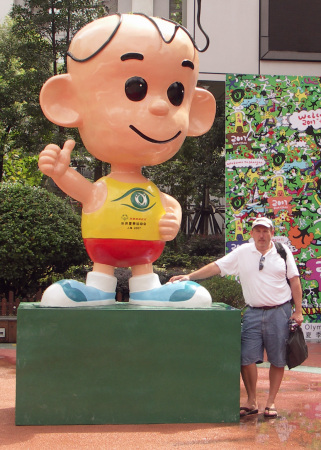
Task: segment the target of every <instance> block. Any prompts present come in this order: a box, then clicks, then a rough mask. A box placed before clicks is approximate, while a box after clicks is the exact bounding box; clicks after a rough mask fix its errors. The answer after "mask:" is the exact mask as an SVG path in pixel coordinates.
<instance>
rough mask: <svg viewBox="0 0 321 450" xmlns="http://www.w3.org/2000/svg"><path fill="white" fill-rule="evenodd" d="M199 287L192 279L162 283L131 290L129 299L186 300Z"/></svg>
mask: <svg viewBox="0 0 321 450" xmlns="http://www.w3.org/2000/svg"><path fill="white" fill-rule="evenodd" d="M199 287H200V285H199V284H197V283H194V282H193V281H182V282H180V283H170V284H164V285H163V286H160V287H159V288H155V289H150V290H148V291H139V292H131V293H130V299H131V300H140V301H158V302H173V303H175V302H186V301H188V300H190V299H191V298H192V297H193V295H194V294H195V292H196V291H197V289H198V288H199Z"/></svg>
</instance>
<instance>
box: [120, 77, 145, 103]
mask: <svg viewBox="0 0 321 450" xmlns="http://www.w3.org/2000/svg"><path fill="white" fill-rule="evenodd" d="M125 93H126V95H127V97H128V98H129V100H131V101H133V102H139V101H140V100H143V98H145V96H146V93H147V83H146V81H145V80H144V78H141V77H131V78H129V79H128V80H127V81H126V83H125Z"/></svg>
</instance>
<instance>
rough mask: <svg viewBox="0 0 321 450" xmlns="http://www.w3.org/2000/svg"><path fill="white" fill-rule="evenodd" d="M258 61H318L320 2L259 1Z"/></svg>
mask: <svg viewBox="0 0 321 450" xmlns="http://www.w3.org/2000/svg"><path fill="white" fill-rule="evenodd" d="M260 7H261V10H260V17H261V23H260V28H261V31H260V58H261V59H265V60H266V59H271V60H288V61H290V60H291V61H321V26H320V17H321V1H320V0H308V1H307V0H261V3H260Z"/></svg>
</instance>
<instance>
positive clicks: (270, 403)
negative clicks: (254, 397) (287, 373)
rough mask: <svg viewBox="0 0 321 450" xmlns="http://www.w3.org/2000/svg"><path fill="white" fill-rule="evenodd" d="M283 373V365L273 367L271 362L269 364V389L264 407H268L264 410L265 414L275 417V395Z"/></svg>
mask: <svg viewBox="0 0 321 450" xmlns="http://www.w3.org/2000/svg"><path fill="white" fill-rule="evenodd" d="M283 375H284V367H275V366H273V364H271V366H270V371H269V380H270V390H269V396H268V399H267V402H266V408H269V409H268V410H267V409H266V410H265V416H270V417H276V415H277V412H276V409H275V405H274V402H275V397H276V395H277V393H278V392H279V389H280V386H281V383H282V379H283Z"/></svg>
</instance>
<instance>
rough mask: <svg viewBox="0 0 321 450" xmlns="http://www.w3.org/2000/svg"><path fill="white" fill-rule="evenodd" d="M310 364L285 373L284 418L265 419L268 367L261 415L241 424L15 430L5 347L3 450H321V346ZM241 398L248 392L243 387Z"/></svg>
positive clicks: (12, 372)
mask: <svg viewBox="0 0 321 450" xmlns="http://www.w3.org/2000/svg"><path fill="white" fill-rule="evenodd" d="M308 347H309V358H308V359H307V360H306V361H305V363H304V364H305V365H304V366H301V367H299V368H298V369H297V370H291V371H288V370H287V371H286V372H285V377H284V381H283V383H282V386H281V390H280V392H279V395H278V398H277V407H278V412H279V417H278V418H277V419H269V420H267V419H264V417H263V409H264V406H265V400H266V395H267V390H268V365H267V364H266V363H265V364H263V365H261V367H260V368H259V383H258V392H259V395H258V398H259V408H260V411H259V414H257V415H255V416H248V417H247V418H242V419H241V420H240V423H238V424H177V425H176V424H160V425H87V426H78V425H77V426H42V427H39V426H20V427H16V426H15V382H16V369H15V363H16V349H15V346H14V345H10V344H7V345H5V344H4V345H1V344H0V447H4V448H6V449H30V450H38V449H42V450H47V449H48V450H49V449H50V450H55V449H95V450H97V449H99V450H100V449H102V450H105V449H106V450H107V449H108V450H122V449H126V450H134V449H142V450H145V449H147V450H156V449H171V448H182V449H193V450H194V449H195V450H197V449H205V448H208V449H219V450H221V449H222V450H225V449H233V450H234V449H254V448H258V447H260V448H262V447H263V448H268V449H282V448H293V449H301V448H307V449H321V342H318V343H316V342H314V343H309V344H308ZM241 397H242V398H245V391H244V387H243V384H242V383H241Z"/></svg>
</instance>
